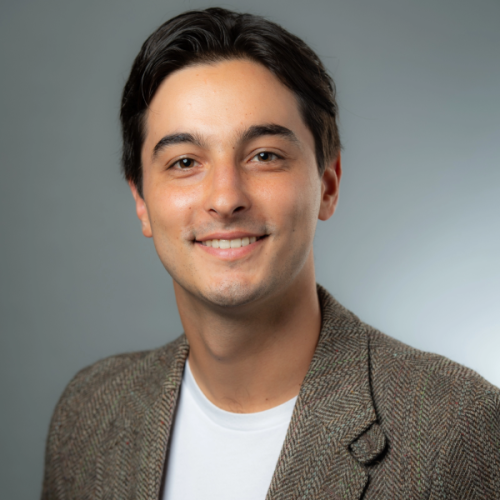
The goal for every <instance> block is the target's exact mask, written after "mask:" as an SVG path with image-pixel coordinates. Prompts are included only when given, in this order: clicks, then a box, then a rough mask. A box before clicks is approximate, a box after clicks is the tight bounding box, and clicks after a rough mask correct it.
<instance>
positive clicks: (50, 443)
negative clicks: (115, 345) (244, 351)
mask: <svg viewBox="0 0 500 500" xmlns="http://www.w3.org/2000/svg"><path fill="white" fill-rule="evenodd" d="M186 342H187V341H186V339H185V336H184V335H182V336H180V337H179V338H178V339H176V340H174V341H173V342H170V343H169V344H166V345H164V346H162V347H159V348H157V349H153V350H148V351H140V352H132V353H125V354H118V355H115V356H110V357H107V358H104V359H101V360H99V361H97V362H96V363H93V364H92V365H90V366H88V367H86V368H83V369H82V370H80V371H79V372H78V373H77V374H76V375H75V376H74V377H73V379H72V380H71V381H70V382H69V384H68V385H67V386H66V388H65V390H64V391H63V393H62V395H61V397H60V398H59V401H58V403H57V405H56V407H55V410H54V412H53V414H52V419H51V423H50V428H49V434H48V438H47V449H46V452H47V454H48V455H50V452H51V449H54V450H56V449H60V446H61V445H62V443H64V442H68V441H70V440H71V439H72V436H73V435H74V430H75V428H76V427H77V426H79V427H80V426H82V427H85V428H92V427H95V426H96V425H97V422H98V421H99V419H101V420H102V419H103V415H105V414H106V415H107V418H108V417H109V418H110V419H112V418H113V414H116V413H117V412H119V411H120V405H121V404H122V403H123V404H127V402H128V399H130V394H131V393H133V392H134V390H135V391H137V393H140V394H141V397H143V398H148V399H154V398H155V397H156V396H157V394H159V393H160V391H161V387H162V384H163V382H164V381H165V379H166V378H168V376H169V372H170V371H171V370H173V363H174V362H175V360H176V355H177V354H178V353H179V350H181V349H182V347H183V345H185V344H186Z"/></svg>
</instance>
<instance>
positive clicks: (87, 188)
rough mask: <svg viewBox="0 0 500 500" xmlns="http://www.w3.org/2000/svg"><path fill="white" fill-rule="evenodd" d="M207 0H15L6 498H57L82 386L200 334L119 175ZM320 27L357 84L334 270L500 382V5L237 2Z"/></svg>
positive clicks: (405, 329)
mask: <svg viewBox="0 0 500 500" xmlns="http://www.w3.org/2000/svg"><path fill="white" fill-rule="evenodd" d="M213 5H214V4H213V3H212V2H210V3H209V2H203V1H180V0H178V1H173V0H171V1H159V0H140V1H138V0H137V1H132V0H85V1H83V0H79V1H68V0H64V1H63V0H45V1H43V0H42V1H40V0H38V1H26V0H16V1H14V0H3V1H2V2H1V12H2V14H1V17H0V39H1V46H0V58H1V60H0V68H1V69H0V71H1V79H0V99H1V114H0V119H1V129H0V142H1V149H0V155H1V158H0V168H1V176H0V189H1V196H0V201H1V210H0V215H1V259H0V260H1V271H0V272H1V275H0V280H1V281H0V283H1V297H0V299H1V301H0V307H1V311H0V318H1V322H2V326H1V337H0V384H1V387H0V391H1V393H0V405H1V407H0V433H1V435H0V455H1V462H0V481H1V484H0V496H1V497H2V498H5V499H9V500H17V499H19V500H21V499H28V498H36V497H37V496H38V495H39V493H40V487H41V481H42V470H43V455H44V446H45V438H46V434H47V429H48V425H49V420H50V416H51V413H52V410H53V408H54V406H55V404H56V402H57V400H58V398H59V396H60V394H61V392H62V390H63V389H64V387H65V385H66V384H67V383H68V382H69V380H70V379H71V377H72V376H73V375H74V374H75V373H76V372H77V371H78V370H79V369H81V368H83V367H84V366H86V365H88V364H90V363H93V362H94V361H97V360H98V359H100V358H103V357H105V356H109V355H112V354H116V353H120V352H124V351H133V350H143V349H150V348H154V347H157V346H160V345H162V344H164V343H166V342H168V341H170V340H172V339H174V338H175V337H177V336H178V335H179V334H180V333H181V332H182V327H181V323H180V321H179V318H178V314H177V309H176V304H175V299H174V294H173V288H172V284H171V279H170V277H169V276H168V274H167V273H166V271H165V270H164V269H163V267H162V265H161V263H160V261H159V260H158V258H157V256H156V254H155V251H154V248H153V244H152V241H151V240H146V239H145V238H144V237H143V236H142V235H141V231H140V226H139V222H138V221H137V219H136V216H135V210H134V204H133V201H132V197H131V195H130V193H129V190H128V187H127V185H126V183H125V182H124V181H123V180H122V178H121V175H120V171H119V158H120V133H119V122H118V113H119V103H120V94H121V90H122V87H123V85H124V83H125V80H126V78H127V76H128V72H129V69H130V66H131V64H132V60H133V58H134V57H135V55H136V54H137V52H138V50H139V48H140V46H141V44H142V42H143V41H144V40H145V38H146V37H147V36H148V35H149V34H150V33H151V32H152V31H153V30H154V29H155V28H156V27H157V26H159V25H160V24H161V23H162V22H164V21H166V20H167V19H169V18H170V17H172V16H174V15H176V14H179V13H180V12H183V11H185V10H188V9H193V8H204V7H208V6H213ZM218 5H220V6H223V7H227V8H232V9H235V10H238V11H240V12H244V11H248V12H251V13H256V14H261V15H263V16H266V17H268V18H269V19H270V20H273V21H276V22H278V23H280V24H282V25H283V26H284V27H285V28H287V29H289V30H290V31H291V32H292V33H296V34H297V35H299V36H300V37H302V38H303V39H304V40H305V41H306V42H307V43H309V44H310V45H311V47H312V48H313V49H315V50H316V51H317V52H318V54H319V55H320V57H321V58H322V59H323V61H324V62H325V64H326V66H327V67H328V69H329V71H330V72H331V74H332V76H333V77H334V79H335V81H336V83H337V87H338V101H339V106H340V124H341V136H342V138H343V143H344V152H343V167H344V176H343V179H342V184H341V197H340V205H339V208H338V211H337V213H336V214H335V216H334V217H333V219H331V220H330V221H328V222H326V223H321V222H320V223H319V225H318V232H317V237H316V240H315V258H316V265H317V279H318V282H320V283H321V284H323V285H324V286H326V288H328V290H330V291H331V292H332V293H333V294H334V296H335V297H336V298H337V299H338V300H339V301H340V302H341V303H343V304H344V305H345V306H347V307H348V308H350V309H351V310H353V311H354V312H355V313H356V314H357V315H359V316H360V318H361V319H362V320H364V321H366V322H368V323H370V324H372V325H373V326H376V327H377V328H379V329H380V330H382V331H384V332H385V333H387V334H389V335H392V336H393V337H396V338H398V339H400V340H402V341H403V342H406V343H408V344H410V345H412V346H415V347H418V348H419V349H423V350H426V351H433V352H437V353H440V354H443V355H445V356H447V357H449V358H451V359H454V360H456V361H458V362H460V363H462V364H465V365H467V366H469V367H471V368H473V369H475V370H476V371H478V372H479V373H480V374H481V375H483V376H484V377H486V378H487V379H488V380H490V381H491V382H493V383H494V384H496V385H500V363H499V351H500V307H499V303H500V284H499V283H500V259H499V255H500V228H499V216H500V29H499V26H500V2H499V1H498V0H411V1H408V0H325V1H321V0H309V1H291V0H276V1H273V0H253V1H252V2H244V1H242V0H240V1H237V0H234V1H232V2H223V3H220V4H218Z"/></svg>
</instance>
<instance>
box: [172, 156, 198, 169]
mask: <svg viewBox="0 0 500 500" xmlns="http://www.w3.org/2000/svg"><path fill="white" fill-rule="evenodd" d="M195 163H196V162H195V161H194V160H193V159H192V158H181V159H180V160H177V161H176V162H175V163H174V164H173V165H172V167H176V166H177V167H179V168H180V169H181V170H186V169H188V168H192V167H194V165H195Z"/></svg>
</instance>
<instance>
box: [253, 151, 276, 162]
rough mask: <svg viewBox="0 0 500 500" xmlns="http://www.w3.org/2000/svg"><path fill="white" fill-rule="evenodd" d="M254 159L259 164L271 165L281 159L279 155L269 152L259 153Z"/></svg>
mask: <svg viewBox="0 0 500 500" xmlns="http://www.w3.org/2000/svg"><path fill="white" fill-rule="evenodd" d="M254 158H255V159H256V160H257V161H258V162H262V163H269V162H271V161H275V160H277V159H278V158H279V156H278V155H277V154H274V153H270V152H269V151H261V152H260V153H257V154H256V155H255V156H254Z"/></svg>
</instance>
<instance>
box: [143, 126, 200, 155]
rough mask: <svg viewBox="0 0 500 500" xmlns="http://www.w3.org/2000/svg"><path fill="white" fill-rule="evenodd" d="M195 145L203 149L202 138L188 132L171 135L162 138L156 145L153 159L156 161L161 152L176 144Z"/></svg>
mask: <svg viewBox="0 0 500 500" xmlns="http://www.w3.org/2000/svg"><path fill="white" fill-rule="evenodd" d="M184 143H188V144H194V145H195V146H198V147H203V141H202V140H201V138H200V137H197V136H195V135H193V134H189V133H187V132H181V133H179V134H170V135H166V136H165V137H162V138H161V139H160V140H159V141H158V142H157V144H156V146H155V147H154V149H153V159H155V158H156V157H157V156H158V155H159V154H160V152H161V151H162V150H163V149H165V148H167V147H168V146H173V145H175V144H184Z"/></svg>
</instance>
